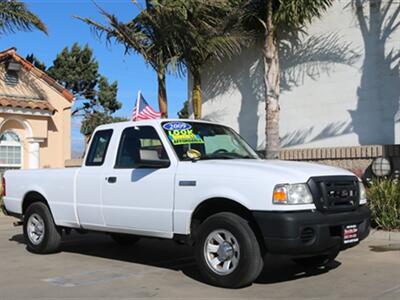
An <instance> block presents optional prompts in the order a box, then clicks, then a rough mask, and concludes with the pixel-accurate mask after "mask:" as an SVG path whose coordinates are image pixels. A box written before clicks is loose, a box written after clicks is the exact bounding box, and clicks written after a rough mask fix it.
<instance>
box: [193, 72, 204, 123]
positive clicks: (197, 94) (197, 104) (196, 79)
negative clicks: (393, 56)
mask: <svg viewBox="0 0 400 300" xmlns="http://www.w3.org/2000/svg"><path fill="white" fill-rule="evenodd" d="M192 75H193V90H192V102H193V113H194V118H195V119H201V105H202V103H201V102H202V100H201V76H200V72H199V71H197V70H196V71H195V72H192Z"/></svg>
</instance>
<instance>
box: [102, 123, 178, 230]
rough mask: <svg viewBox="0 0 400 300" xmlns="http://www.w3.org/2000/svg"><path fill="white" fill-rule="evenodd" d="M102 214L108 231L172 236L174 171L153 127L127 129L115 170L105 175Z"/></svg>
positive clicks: (122, 136)
mask: <svg viewBox="0 0 400 300" xmlns="http://www.w3.org/2000/svg"><path fill="white" fill-rule="evenodd" d="M104 175H105V178H106V179H107V180H104V181H103V185H102V198H103V215H104V220H105V224H106V226H107V227H109V228H114V229H120V230H121V231H122V230H126V231H128V232H131V233H137V234H146V235H152V236H163V237H171V236H172V231H173V230H172V226H173V225H172V219H173V196H174V195H173V192H174V176H175V168H174V167H173V166H172V165H171V164H170V160H169V157H168V154H167V152H166V151H165V148H164V146H163V144H162V141H161V140H160V137H159V134H158V133H157V131H156V129H155V128H154V127H152V126H144V125H143V126H134V127H128V128H125V129H124V130H123V132H122V134H121V139H120V142H119V146H118V150H117V153H116V160H115V165H114V168H112V169H108V170H107V172H106V173H105V174H104Z"/></svg>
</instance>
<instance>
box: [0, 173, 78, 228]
mask: <svg viewBox="0 0 400 300" xmlns="http://www.w3.org/2000/svg"><path fill="white" fill-rule="evenodd" d="M78 173H79V168H70V169H41V170H11V171H7V172H6V173H5V175H4V176H5V180H6V197H4V204H5V206H6V209H7V211H9V212H12V213H14V214H23V213H24V212H23V202H24V200H27V198H28V197H29V193H32V192H36V193H39V194H40V195H42V196H43V198H44V199H46V201H47V203H48V205H49V206H50V210H51V212H52V214H53V218H54V221H55V223H56V224H57V225H59V226H68V227H79V220H78V217H77V213H76V205H75V201H76V195H75V187H76V177H77V175H78Z"/></svg>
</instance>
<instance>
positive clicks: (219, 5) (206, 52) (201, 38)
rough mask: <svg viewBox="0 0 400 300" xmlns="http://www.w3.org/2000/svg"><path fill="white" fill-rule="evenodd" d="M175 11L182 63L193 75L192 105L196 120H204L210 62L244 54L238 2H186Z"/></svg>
mask: <svg viewBox="0 0 400 300" xmlns="http://www.w3.org/2000/svg"><path fill="white" fill-rule="evenodd" d="M181 3H182V4H181V5H180V7H179V9H178V8H177V9H176V10H175V24H177V27H178V28H179V32H178V37H179V38H178V41H181V42H180V43H179V42H178V43H177V47H178V49H179V51H178V53H179V55H180V57H179V59H180V61H182V63H183V64H184V65H185V66H186V68H187V70H188V71H189V72H190V74H191V75H192V79H193V85H192V103H193V112H194V117H195V118H196V119H200V118H201V107H202V95H201V71H202V67H203V66H204V64H205V63H206V62H207V61H208V60H209V59H210V58H213V59H217V60H222V59H223V58H224V57H227V56H228V57H231V56H233V55H236V54H238V53H239V52H240V51H241V48H242V46H243V44H245V42H246V40H247V39H246V35H245V34H243V33H242V32H241V31H237V30H235V27H234V26H232V25H233V24H234V22H233V20H234V19H235V18H234V17H235V16H236V14H235V10H234V8H235V3H236V5H237V1H235V0H219V1H215V0H186V1H181Z"/></svg>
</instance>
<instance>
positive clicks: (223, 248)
mask: <svg viewBox="0 0 400 300" xmlns="http://www.w3.org/2000/svg"><path fill="white" fill-rule="evenodd" d="M217 255H218V257H219V258H220V259H221V260H222V261H226V260H228V259H231V258H232V257H233V247H232V245H231V244H230V243H228V242H223V243H222V244H221V245H220V246H219V247H218V251H217Z"/></svg>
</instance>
